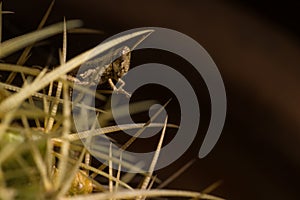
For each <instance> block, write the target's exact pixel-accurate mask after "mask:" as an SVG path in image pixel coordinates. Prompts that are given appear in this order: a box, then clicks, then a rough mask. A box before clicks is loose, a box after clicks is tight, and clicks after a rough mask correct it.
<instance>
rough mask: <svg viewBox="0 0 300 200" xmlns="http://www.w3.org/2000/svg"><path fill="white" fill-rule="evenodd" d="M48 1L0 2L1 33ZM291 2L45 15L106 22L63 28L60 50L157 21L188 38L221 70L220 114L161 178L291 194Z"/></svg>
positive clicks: (298, 131)
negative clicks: (203, 153) (208, 136)
mask: <svg viewBox="0 0 300 200" xmlns="http://www.w3.org/2000/svg"><path fill="white" fill-rule="evenodd" d="M253 2H254V3H253ZM49 3H50V1H38V0H36V1H33V0H30V1H26V3H25V1H24V2H23V1H17V0H9V1H7V2H4V3H3V9H4V10H11V11H14V12H15V14H14V15H5V16H4V19H3V20H4V27H3V28H4V36H3V37H4V39H8V38H12V37H14V36H17V35H20V34H23V33H26V32H29V31H32V30H34V29H35V27H36V26H37V25H38V23H39V21H40V19H41V17H42V16H43V14H44V12H45V11H46V9H47V7H48V5H49ZM299 8H300V6H299V3H293V2H292V1H286V3H280V4H279V3H277V4H276V3H274V2H267V1H252V3H245V2H244V3H240V2H238V1H171V0H167V1H145V2H142V1H135V0H134V1H96V0H85V1H75V0H72V1H71V0H68V1H57V2H56V3H55V6H54V9H53V12H52V14H51V16H50V19H49V21H48V24H50V23H53V22H58V21H61V20H62V18H63V16H66V18H67V19H75V18H76V19H82V20H83V21H84V26H85V27H88V28H95V29H100V30H103V31H104V32H105V33H104V34H103V35H89V36H86V35H82V36H79V35H76V36H70V38H69V49H70V52H69V57H71V56H74V55H76V54H78V53H80V52H82V51H83V50H86V49H88V48H90V47H93V46H95V45H97V44H98V43H100V42H101V41H102V40H103V39H104V38H106V37H109V36H110V35H112V34H115V33H118V32H120V31H123V30H127V29H130V28H136V27H144V26H158V27H165V28H170V29H174V30H177V31H180V32H182V33H184V34H186V35H188V36H190V37H192V38H194V39H195V40H196V41H198V42H199V43H200V44H201V45H202V46H203V47H204V48H205V49H206V50H207V51H208V53H209V54H210V55H211V57H212V58H213V60H214V61H215V63H216V64H217V66H218V68H219V70H220V72H221V74H222V76H223V79H224V83H225V87H226V91H227V95H228V116H227V120H226V124H225V128H224V131H223V133H222V136H221V138H220V140H219V142H218V143H217V145H216V147H215V149H214V150H213V151H212V152H211V153H210V154H209V156H207V157H206V158H204V159H202V160H197V161H196V163H195V164H193V165H192V167H190V168H189V170H187V171H186V172H185V173H184V174H183V175H182V176H180V177H179V178H178V179H176V180H175V181H174V182H173V183H171V184H170V185H169V186H168V187H169V188H181V189H189V190H196V191H201V190H202V189H204V188H205V187H206V186H208V185H209V184H211V183H213V182H214V181H217V180H220V179H221V180H223V181H224V183H223V185H222V186H221V187H219V188H218V189H217V190H216V191H215V192H214V194H216V195H220V196H222V197H225V198H227V199H298V198H299V197H300V195H299V191H297V190H296V189H297V188H299V179H300V172H299V169H300V168H299V167H300V155H299V154H300V153H299V152H300V150H299V146H300V108H299V102H300V90H299V86H300V79H299V77H300V59H299V57H300V40H299V38H300V37H299V28H298V24H299V20H298V18H297V17H299V14H297V12H296V11H297V10H299ZM60 44H61V43H60V42H57V44H56V46H57V47H59V46H60ZM54 46H55V44H54ZM54 49H55V48H52V49H51V48H50V47H49V48H45V49H44V50H43V51H44V52H43V51H38V52H34V53H37V54H39V55H40V57H39V60H38V61H39V62H41V63H43V62H46V61H45V60H46V58H47V56H48V55H49V52H50V53H52V54H56V53H57V50H54ZM133 62H134V61H133ZM33 63H36V60H34V61H33V60H29V62H28V65H30V64H33ZM199 134H200V135H199V138H198V139H201V138H203V134H204V133H199ZM201 134H202V135H201ZM200 145H201V144H199V142H195V143H193V145H192V146H191V148H190V149H189V151H188V152H187V153H186V154H185V155H184V156H183V157H182V158H180V159H179V160H178V161H176V162H175V163H174V164H173V165H172V166H170V167H168V168H165V169H162V170H160V171H159V172H158V173H159V177H160V178H162V179H164V178H166V177H168V176H169V175H170V174H172V173H174V172H175V171H176V170H177V169H178V168H180V166H182V165H183V163H184V162H186V161H187V160H190V159H192V158H196V157H197V153H198V150H199V147H200ZM297 197H298V198H297Z"/></svg>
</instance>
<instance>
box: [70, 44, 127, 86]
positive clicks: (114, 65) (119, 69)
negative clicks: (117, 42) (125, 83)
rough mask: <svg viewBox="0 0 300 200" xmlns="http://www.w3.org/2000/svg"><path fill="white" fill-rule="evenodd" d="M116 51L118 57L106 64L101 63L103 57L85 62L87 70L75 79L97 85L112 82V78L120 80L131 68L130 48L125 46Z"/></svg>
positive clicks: (87, 84)
mask: <svg viewBox="0 0 300 200" xmlns="http://www.w3.org/2000/svg"><path fill="white" fill-rule="evenodd" d="M115 52H116V53H115V54H114V55H113V56H116V57H117V58H116V59H115V60H114V61H113V62H111V63H109V64H107V65H105V66H102V65H101V63H103V58H100V59H94V60H91V61H89V62H87V63H84V65H83V67H84V68H85V70H84V71H83V72H81V73H79V75H77V78H76V79H75V80H74V81H75V83H76V84H79V85H82V86H97V85H99V84H103V83H105V82H108V81H109V82H110V80H115V81H118V80H119V79H120V78H121V77H123V76H124V75H125V74H126V73H127V72H128V70H129V66H130V49H129V47H127V46H125V47H122V48H120V49H118V50H117V51H115ZM106 57H107V56H106ZM113 89H114V87H113Z"/></svg>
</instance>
